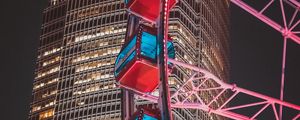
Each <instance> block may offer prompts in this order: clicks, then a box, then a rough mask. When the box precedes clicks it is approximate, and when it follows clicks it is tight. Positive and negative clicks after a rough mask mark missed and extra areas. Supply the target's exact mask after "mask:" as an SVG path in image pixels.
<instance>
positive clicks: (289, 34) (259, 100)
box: [120, 0, 300, 120]
mask: <svg viewBox="0 0 300 120" xmlns="http://www.w3.org/2000/svg"><path fill="white" fill-rule="evenodd" d="M161 1H162V2H161V11H160V19H159V20H158V24H157V25H158V43H159V44H158V47H159V48H160V49H163V50H162V51H160V54H159V57H158V58H159V60H158V61H159V68H160V75H161V77H160V81H161V83H160V86H159V89H160V96H153V95H151V94H149V93H141V92H139V91H136V90H134V89H132V88H129V87H126V86H122V85H120V87H122V88H124V89H126V90H124V91H125V92H123V94H125V95H126V96H130V95H129V93H130V92H128V91H131V92H133V93H134V94H136V95H138V96H139V97H140V98H142V99H145V100H149V101H152V102H155V103H159V105H160V109H161V116H162V120H171V119H172V118H171V117H172V115H171V107H172V108H188V109H199V110H203V111H206V112H208V113H213V114H217V115H221V116H224V117H228V118H231V119H237V120H254V119H258V118H259V117H260V116H263V115H264V112H265V111H268V110H269V111H270V110H271V111H272V112H273V117H274V119H276V120H281V119H282V116H283V112H282V109H283V108H286V109H289V110H290V111H294V112H295V113H296V114H294V115H293V118H291V119H292V120H298V119H300V106H298V105H295V104H291V103H288V102H284V101H283V97H284V73H285V59H286V43H287V40H288V39H291V40H293V41H294V42H296V43H298V44H300V29H299V28H300V26H299V24H300V19H299V16H298V15H299V14H298V12H299V9H300V3H299V2H298V1H296V0H268V2H267V3H266V4H265V5H263V7H262V8H260V9H257V8H254V7H253V6H251V5H250V4H248V3H247V0H231V2H232V3H234V4H236V5H237V6H239V7H241V8H242V9H244V10H246V11H247V12H249V13H250V14H252V15H253V16H255V17H256V18H258V19H259V20H261V21H263V22H264V23H266V24H267V25H269V26H271V27H272V28H274V29H275V30H276V31H278V32H280V33H281V34H282V35H283V38H284V49H283V60H282V77H281V91H280V99H276V98H272V97H268V96H266V95H262V94H259V93H256V92H253V91H250V90H246V89H243V88H240V87H237V85H235V84H227V83H224V82H223V81H222V80H220V79H219V78H218V77H216V76H215V75H213V74H212V73H210V72H208V71H206V70H204V69H202V68H198V67H195V66H193V65H189V64H186V63H183V62H180V61H176V60H173V59H169V60H167V54H166V52H167V51H166V46H165V42H166V39H165V38H167V34H166V33H167V32H168V31H167V30H168V27H167V25H168V9H167V6H168V4H167V3H168V2H167V1H168V0H166V1H165V0H161ZM249 1H250V0H249ZM275 3H278V4H279V6H280V10H281V14H280V15H281V17H282V22H278V21H276V20H274V19H272V17H269V16H268V15H266V14H265V13H266V11H267V10H268V9H270V8H271V7H274V6H273V5H274V4H275ZM286 7H290V8H292V9H294V13H293V14H292V16H291V17H287V14H286ZM297 19H298V20H297ZM167 62H171V63H173V64H175V65H177V66H179V67H182V68H185V69H189V70H191V71H193V72H192V74H191V75H190V78H189V79H188V80H187V81H185V83H183V85H182V86H181V87H179V89H178V90H177V91H176V92H175V93H174V94H172V95H171V97H170V93H169V90H168V82H167V80H168V76H167V74H168V73H167V71H168V70H167V69H168V68H167ZM209 84H214V85H209ZM126 91H127V92H126ZM210 92H215V93H216V94H214V95H212V96H207V94H209V93H210ZM224 94H226V95H227V96H228V99H226V100H225V102H223V103H221V104H220V102H218V101H220V99H222V97H220V96H222V95H224ZM239 95H246V96H249V97H252V98H254V99H256V102H253V101H252V102H250V101H249V103H245V104H238V105H236V104H234V102H235V100H237V99H240V97H239ZM126 99H128V98H126ZM123 102H124V101H123ZM125 102H126V103H129V101H125ZM124 105H125V104H124V103H123V106H124ZM229 105H230V107H228V106H229ZM125 107H128V106H126V105H125ZM253 107H256V108H257V109H256V112H255V113H254V114H250V115H249V114H242V113H239V112H237V111H236V110H241V109H246V110H247V109H251V108H253ZM278 107H279V110H278ZM126 110H127V112H124V111H123V114H127V115H128V114H129V112H128V110H130V107H128V108H127V109H126ZM288 114H290V113H288ZM125 119H126V116H125Z"/></svg>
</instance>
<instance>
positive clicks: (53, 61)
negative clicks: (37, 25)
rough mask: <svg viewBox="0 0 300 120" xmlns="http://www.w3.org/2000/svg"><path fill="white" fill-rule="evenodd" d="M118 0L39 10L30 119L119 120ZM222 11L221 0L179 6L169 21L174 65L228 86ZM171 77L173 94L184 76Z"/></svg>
mask: <svg viewBox="0 0 300 120" xmlns="http://www.w3.org/2000/svg"><path fill="white" fill-rule="evenodd" d="M123 2H124V1H123V0H49V5H48V6H47V8H45V9H44V12H43V14H44V16H43V24H42V28H41V30H42V34H41V36H40V41H39V44H40V45H39V48H38V58H37V62H36V64H37V67H36V72H35V75H36V77H35V80H34V83H33V85H34V87H33V92H32V102H31V110H30V114H29V117H28V119H29V120H70V119H74V120H85V119H88V120H119V119H120V117H121V111H120V109H121V94H120V89H119V88H118V87H117V86H116V85H115V80H114V63H115V60H116V57H117V55H118V53H119V52H120V49H121V46H122V45H123V43H124V38H125V32H126V27H127V14H126V9H125V8H124V3H123ZM228 7H229V6H228V3H227V2H226V1H223V0H201V1H200V0H179V1H178V3H177V4H176V6H175V7H174V8H173V9H172V11H171V12H170V21H169V34H170V36H171V38H172V39H173V42H174V47H175V49H176V52H175V53H176V59H177V60H179V61H184V62H186V63H190V64H193V65H195V66H199V67H204V68H206V69H208V70H209V71H211V72H212V73H214V74H215V75H216V76H218V77H220V78H222V79H224V80H228V75H229V73H228V72H229V63H228V55H229V49H228V47H229V46H228V45H229V33H228V32H229V31H228V23H229V22H228V17H229V9H228ZM173 73H174V74H172V75H171V77H170V80H169V84H170V87H171V89H170V90H172V91H174V90H176V89H177V88H178V87H179V85H180V84H182V83H183V81H185V80H186V79H187V76H188V75H189V74H191V71H188V70H186V69H184V68H180V67H176V66H175V67H174V69H173ZM210 94H213V93H210ZM210 94H207V95H206V96H208V97H209V96H210ZM225 97H226V96H224V98H225ZM220 102H222V100H221V101H220ZM142 103H147V102H143V101H140V104H142ZM173 113H174V114H173V115H174V118H175V120H182V119H187V120H192V119H195V120H198V119H214V120H215V119H223V118H222V117H219V116H216V115H208V114H205V113H204V112H202V111H198V110H186V109H174V110H173Z"/></svg>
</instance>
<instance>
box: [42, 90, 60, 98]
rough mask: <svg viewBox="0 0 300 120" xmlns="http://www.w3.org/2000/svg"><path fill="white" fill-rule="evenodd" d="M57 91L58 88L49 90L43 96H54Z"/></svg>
mask: <svg viewBox="0 0 300 120" xmlns="http://www.w3.org/2000/svg"><path fill="white" fill-rule="evenodd" d="M56 93H57V90H53V91H48V92H46V93H45V94H43V95H42V98H46V97H48V96H52V95H55V94H56Z"/></svg>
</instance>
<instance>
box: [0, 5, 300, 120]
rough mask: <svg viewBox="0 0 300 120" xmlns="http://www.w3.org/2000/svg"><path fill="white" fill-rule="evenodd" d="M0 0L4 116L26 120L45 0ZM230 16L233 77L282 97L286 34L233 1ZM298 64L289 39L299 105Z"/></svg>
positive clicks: (289, 68)
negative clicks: (280, 94) (282, 63)
mask: <svg viewBox="0 0 300 120" xmlns="http://www.w3.org/2000/svg"><path fill="white" fill-rule="evenodd" d="M0 5H1V7H0V9H1V10H0V12H1V14H0V15H1V19H0V20H1V21H0V24H1V25H0V34H1V36H0V53H1V59H0V64H1V66H0V75H1V78H0V80H1V84H0V86H1V87H0V91H1V94H0V95H1V97H0V98H1V99H0V100H1V101H0V105H1V112H0V113H1V114H0V115H1V118H0V119H3V120H25V119H26V118H27V115H28V112H29V103H30V101H31V90H32V82H33V78H34V76H33V74H34V68H35V59H36V56H37V46H38V39H39V35H40V27H41V18H42V17H41V15H42V9H43V8H44V7H45V6H46V0H19V1H16V0H1V3H0ZM278 14H279V13H278ZM230 20H231V38H232V39H231V55H230V56H231V57H230V62H231V71H230V72H231V79H230V80H231V82H232V83H236V84H237V85H238V86H240V87H242V88H246V89H250V90H253V91H257V92H259V93H262V94H265V95H269V96H272V97H276V98H279V88H280V79H281V57H282V46H283V40H282V36H281V35H280V33H278V32H277V31H274V30H273V29H272V28H271V27H269V26H267V25H265V24H264V23H262V22H261V21H259V20H258V19H256V18H254V17H252V16H251V15H250V14H248V13H247V12H245V11H243V10H242V9H240V8H238V7H237V6H235V5H232V6H231V19H230ZM299 68H300V45H297V44H295V43H294V42H292V41H291V40H289V41H288V48H287V65H286V93H285V98H286V101H289V102H292V103H295V104H298V105H300V93H299V92H300V79H299V77H300V69H299ZM244 100H245V99H244Z"/></svg>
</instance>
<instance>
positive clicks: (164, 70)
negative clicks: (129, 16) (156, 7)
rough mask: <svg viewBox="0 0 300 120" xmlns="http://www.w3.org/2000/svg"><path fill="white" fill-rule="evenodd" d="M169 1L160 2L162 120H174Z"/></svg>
mask: <svg viewBox="0 0 300 120" xmlns="http://www.w3.org/2000/svg"><path fill="white" fill-rule="evenodd" d="M168 15H169V10H168V0H161V1H160V16H159V19H158V24H157V25H158V32H157V43H158V44H157V48H158V50H159V55H158V59H157V60H158V66H159V74H160V75H159V76H160V78H159V79H160V84H159V96H160V97H159V99H158V104H159V108H160V113H161V119H162V120H172V113H171V111H172V110H171V105H170V93H169V85H168V62H167V59H168V54H167V48H166V42H167V39H168V17H169V16H168Z"/></svg>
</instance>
